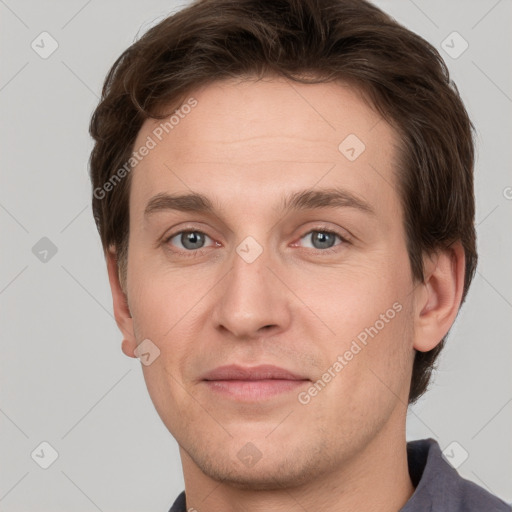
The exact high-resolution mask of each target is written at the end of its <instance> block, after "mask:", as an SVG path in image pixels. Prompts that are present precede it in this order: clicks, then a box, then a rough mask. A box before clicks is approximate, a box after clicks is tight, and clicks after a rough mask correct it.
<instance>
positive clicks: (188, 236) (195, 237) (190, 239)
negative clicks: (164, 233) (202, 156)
mask: <svg viewBox="0 0 512 512" xmlns="http://www.w3.org/2000/svg"><path fill="white" fill-rule="evenodd" d="M202 238H203V237H202V235H200V234H199V233H197V232H195V231H193V232H189V233H183V235H182V237H181V243H182V244H183V247H186V248H187V249H197V247H195V244H201V242H202ZM190 245H192V247H190Z"/></svg>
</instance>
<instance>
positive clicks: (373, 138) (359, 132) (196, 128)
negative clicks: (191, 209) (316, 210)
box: [130, 78, 397, 210]
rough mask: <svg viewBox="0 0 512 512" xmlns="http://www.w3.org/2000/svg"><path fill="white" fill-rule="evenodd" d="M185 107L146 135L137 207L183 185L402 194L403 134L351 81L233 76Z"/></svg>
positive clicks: (150, 124) (245, 193)
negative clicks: (397, 170)
mask: <svg viewBox="0 0 512 512" xmlns="http://www.w3.org/2000/svg"><path fill="white" fill-rule="evenodd" d="M187 104H188V105H189V106H187V107H184V105H187ZM192 105H193V106H192ZM175 108H176V107H175ZM177 108H178V112H177V113H176V114H175V115H174V117H173V119H171V117H172V114H173V112H174V109H173V110H172V111H171V112H169V116H168V117H166V118H165V119H162V120H156V119H149V120H147V121H146V122H145V123H144V124H143V126H142V128H141V130H140V132H139V134H138V136H137V140H136V142H135V145H134V150H137V149H138V148H141V147H142V146H144V145H145V144H146V145H147V143H148V141H149V140H150V139H151V140H152V141H153V142H152V143H151V146H152V149H151V150H150V151H149V152H147V155H146V156H144V157H143V158H142V159H141V161H140V162H139V163H138V164H137V165H136V167H135V169H134V171H133V174H132V187H131V188H132V190H131V194H130V196H131V198H130V203H131V206H130V208H132V207H133V208H135V209H138V210H140V209H141V208H143V206H144V204H143V203H145V202H147V200H148V199H149V198H150V197H151V196H153V195H155V194H158V193H161V192H169V193H170V192H173V191H175V190H179V191H180V192H185V191H187V192H190V190H194V191H198V192H203V193H204V192H206V193H207V192H208V191H210V192H212V193H214V194H215V196H218V197H222V196H223V195H226V194H229V195H230V196H231V197H244V198H245V199H246V200H247V201H249V200H252V199H254V200H256V199H257V196H258V195H261V194H269V193H272V192H276V191H277V190H279V189H286V190H293V188H294V186H295V185H296V186H297V188H300V189H303V188H304V187H314V186H315V184H316V183H318V184H319V185H321V186H344V187H346V188H347V189H349V190H352V191H353V192H362V193H363V194H364V195H368V196H369V199H370V202H371V200H372V199H373V200H377V199H378V198H379V197H378V196H379V191H378V189H381V192H380V196H381V197H380V199H383V198H386V197H387V199H389V200H396V192H395V191H394V187H392V186H389V185H390V184H392V183H394V181H395V178H394V167H395V166H394V159H395V155H396V146H397V137H396V134H395V132H394V130H393V129H392V128H391V127H390V126H389V125H388V124H387V123H386V122H385V121H384V120H383V119H382V118H381V117H380V116H379V114H378V113H377V112H376V111H375V110H374V109H373V108H372V107H371V106H369V105H368V103H367V102H366V101H365V99H364V97H363V96H362V94H361V93H360V92H359V91H358V90H357V89H355V88H354V87H352V86H349V85H347V84H345V83H339V82H330V83H321V84H301V83H298V82H292V81H289V80H286V79H282V78H267V79H261V80H251V79H245V80H242V79H229V80H223V81H219V82H214V83H212V84H209V85H207V86H204V87H202V88H200V89H197V90H195V91H192V92H191V93H190V95H188V96H187V97H186V99H185V100H184V102H183V103H182V107H181V108H179V107H177ZM386 182H387V183H388V186H387V187H386V188H388V189H389V190H382V189H383V184H384V183H386ZM372 196H373V198H372ZM392 196H395V197H392Z"/></svg>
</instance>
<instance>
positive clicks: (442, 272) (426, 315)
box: [414, 242, 466, 352]
mask: <svg viewBox="0 0 512 512" xmlns="http://www.w3.org/2000/svg"><path fill="white" fill-rule="evenodd" d="M465 263H466V258H465V255H464V248H463V247H462V244H461V243H460V242H455V243H453V244H452V245H450V247H449V248H447V249H443V250H440V251H438V252H436V253H435V254H434V255H432V256H430V257H426V258H425V259H424V261H423V264H424V276H425V278H424V281H423V283H421V284H420V286H418V287H417V289H416V290H415V306H416V308H415V314H414V323H415V337H414V348H415V349H416V350H419V351H420V352H427V351H429V350H432V349H433V348H435V347H436V346H437V345H438V344H439V343H440V342H441V340H442V339H443V338H444V336H446V334H447V333H448V331H449V330H450V327H451V326H452V325H453V322H454V321H455V318H456V317H457V313H458V312H459V308H460V303H461V300H462V292H463V290H464V272H465Z"/></svg>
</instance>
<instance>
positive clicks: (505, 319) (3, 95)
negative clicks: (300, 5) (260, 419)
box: [0, 0, 512, 512]
mask: <svg viewBox="0 0 512 512" xmlns="http://www.w3.org/2000/svg"><path fill="white" fill-rule="evenodd" d="M376 3H377V4H378V5H379V6H381V7H382V8H384V10H386V11H387V12H389V13H390V14H392V15H393V16H394V17H396V18H397V20H398V21H400V22H402V23H403V24H405V25H406V26H407V27H409V28H410V29H412V30H413V31H415V32H417V33H419V34H420V35H422V36H423V37H425V38H426V39H427V40H429V41H430V42H431V43H433V44H434V45H435V46H436V47H437V48H439V49H440V50H441V53H442V54H443V56H444V57H445V60H446V62H447V64H448V66H449V68H450V71H451V73H452V75H453V78H454V80H455V81H456V83H457V84H458V87H459V89H460V91H461V94H462V97H463V100H464V101H465V103H466V105H467V108H468V110H469V112H470V115H471V117H472V119H473V121H474V123H475V125H476V127H477V132H478V141H477V143H478V161H477V168H476V196H477V223H478V248H479V252H480V262H479V267H478V273H477V275H476V277H475V280H474V282H473V285H472V289H471V291H470V294H469V297H468V300H467V303H466V304H465V306H464V307H463V309H462V312H461V314H460V316H459V318H458V320H457V322H456V324H455V326H454V328H453V330H452V334H451V336H450V338H449V342H448V344H447V346H446V348H445V350H444V353H443V354H442V356H441V359H440V367H439V371H438V373H437V374H436V376H435V382H434V385H433V387H432V389H431V391H430V392H429V393H428V394H427V395H426V396H425V397H424V398H423V399H421V401H420V402H419V403H418V404H417V405H416V406H414V407H413V408H411V410H410V412H409V418H408V426H407V438H408V439H409V440H410V439H417V438H425V437H433V438H435V439H437V440H438V441H439V443H440V445H441V448H443V449H444V448H445V447H447V446H448V445H449V444H450V443H452V442H453V441H456V442H457V443H459V444H460V446H461V447H463V449H464V450H466V451H467V452H468V453H469V457H468V459H467V460H466V461H465V462H464V463H463V464H462V465H461V466H460V467H459V472H460V473H461V474H462V475H463V476H464V477H466V478H469V479H470V480H473V481H474V482H476V483H478V484H479V485H481V486H483V487H485V488H487V489H489V490H490V491H491V492H493V493H495V494H497V495H499V496H500V497H501V498H503V499H505V500H506V501H508V502H512V435H511V426H512V377H511V374H512V372H511V363H512V344H511V339H512V337H511V331H512V322H511V321H510V319H511V312H512V292H511V290H512V286H511V285H512V275H511V274H512V273H511V265H510V254H511V243H512V230H511V223H510V214H511V209H512V200H511V199H510V198H512V188H509V187H512V176H511V172H510V164H511V161H512V159H511V145H512V144H511V141H512V139H511V132H512V130H511V124H512V121H511V120H512V116H511V111H512V86H511V85H512V83H511V82H512V81H511V74H510V69H511V50H512V41H511V35H510V34H511V31H510V20H511V14H512V2H511V1H510V0H501V1H496V0H489V1H487V0H486V1H484V0H482V1H467V0H465V1H463V0H458V1H454V0H450V1H446V0H437V1H432V0H429V1H427V0H423V1H421V0H414V1H412V0H393V1H392V0H380V1H378V2H376ZM184 4H185V2H183V3H181V4H177V3H175V2H170V1H160V0H151V1H144V2H131V3H128V2H122V1H120V0H116V1H114V0H109V1H99V0H89V1H88V2H86V1H84V0H72V1H70V0H68V1H63V0H61V1H45V2H42V1H36V0H0V17H1V18H0V23H1V26H0V38H1V46H0V48H1V50H0V51H1V61H0V62H1V75H0V108H1V121H2V122H1V133H0V144H1V172H2V182H1V189H0V222H1V228H2V250H1V254H2V260H1V266H0V315H1V352H0V379H1V380H0V390H1V395H0V398H1V401H0V432H1V435H0V447H1V454H0V511H4V512H14V511H53V512H57V511H74V512H81V511H91V510H101V511H105V512H106V511H125V512H128V511H149V510H154V511H162V512H163V511H167V510H168V507H169V506H170V504H171V503H172V501H173V500H174V498H175V497H176V495H177V494H178V493H179V492H180V491H181V490H182V489H183V488H184V485H183V479H182V473H181V465H180V460H179V456H178V450H177V444H176V442H175V441H174V439H173V438H172V437H171V435H170V434H169V433H168V431H167V430H166V428H165V427H164V425H163V424H162V423H161V421H160V419H159V417H158V415H157V413H156V411H155V410H154V408H153V405H152V403H151V401H150V398H149V395H148V393H147V390H146V387H145V383H144V380H143V377H142V371H141V368H140V362H139V361H138V360H134V359H130V358H127V357H125V356H124V355H123V354H122V352H121V350H120V344H121V339H122V338H121V334H120V333H119V331H118V329H117V326H116V325H115V322H114V320H113V317H112V299H111V295H110V289H109V287H108V280H107V273H106V269H105V265H104V260H103V257H102V251H101V246H100V242H99V236H98V234H97V232H96V229H95V226H94V222H93V218H92V213H91V209H90V184H89V178H88V174H87V160H88V157H89V152H90V150H91V147H92V143H91V140H90V138H89V135H88V132H87V129H88V123H89V119H90V115H91V113H92V110H93V109H94V107H95V106H96V104H97V101H98V96H99V94H100V90H101V85H102V82H103V79H104V76H105V74H106V73H107V71H108V69H109V67H110V66H111V64H112V63H113V62H114V60H115V58H116V57H117V56H118V55H119V54H120V53H121V52H122V51H123V50H124V49H125V48H126V47H127V46H129V44H131V43H132V42H133V40H134V38H135V36H136V35H137V33H140V34H142V33H143V32H145V31H146V30H147V29H148V28H149V27H150V26H152V25H153V24H154V23H155V22H156V21H158V20H159V19H161V18H162V17H164V16H165V15H166V14H168V13H170V12H172V11H174V10H177V9H178V7H179V6H180V5H184ZM43 31H47V32H49V33H50V34H51V36H52V37H53V38H54V39H55V40H56V41H57V42H58V44H59V47H58V49H57V50H56V51H55V53H53V54H52V55H51V56H50V57H49V58H48V59H42V58H41V57H40V56H39V55H38V54H37V53H36V52H35V51H34V50H33V49H32V48H31V42H32V41H33V40H34V39H36V38H37V36H38V35H39V34H40V33H41V32H43ZM453 31H457V32H458V33H459V34H460V35H461V36H462V37H463V38H464V39H465V40H466V41H467V42H468V43H469V47H468V49H467V50H466V51H465V52H464V53H463V54H462V55H461V56H460V57H458V58H457V59H454V58H452V57H450V56H449V55H448V54H447V53H446V52H445V51H444V50H443V49H442V47H441V44H442V41H443V40H445V39H446V38H447V36H448V35H449V34H451V33H452V32H453ZM448 42H449V44H452V43H450V40H448ZM459 43H460V41H459V42H454V43H453V44H452V46H455V48H456V49H457V48H459V49H460V48H461V47H460V46H457V45H459ZM42 237H48V238H49V239H50V240H51V241H52V242H53V243H54V244H55V245H56V247H57V253H56V254H55V255H54V256H53V257H51V258H48V261H47V262H46V263H44V262H42V261H40V260H39V259H38V258H37V257H36V256H35V255H34V254H33V252H32V247H33V246H34V245H35V244H36V243H37V242H38V241H39V240H40V239H41V238H42ZM42 441H47V442H49V443H50V444H51V445H52V446H53V447H54V448H55V450H56V451H57V452H58V454H59V457H58V459H57V460H56V461H55V462H54V464H53V465H51V466H50V467H49V468H48V469H46V470H45V469H42V468H41V467H39V466H38V465H37V464H36V462H34V460H33V459H32V458H31V453H32V452H33V450H34V449H35V448H37V447H38V446H39V444H40V443H41V442H42ZM456 449H457V450H459V451H460V448H458V447H456ZM47 453H48V452H47ZM460 453H462V452H460ZM460 453H459V452H457V453H456V455H457V457H459V456H460Z"/></svg>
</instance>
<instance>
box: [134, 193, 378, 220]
mask: <svg viewBox="0 0 512 512" xmlns="http://www.w3.org/2000/svg"><path fill="white" fill-rule="evenodd" d="M343 207H348V208H355V209H357V210H360V211H362V212H364V213H368V214H371V215H375V210H374V209H373V208H372V207H371V206H370V204H369V203H367V202H366V201H365V200H363V199H361V198H360V197H357V196H356V195H355V194H353V193H352V192H349V191H348V190H344V189H340V188H324V189H314V190H300V191H298V192H293V193H292V194H289V195H288V196H286V197H285V198H283V200H282V202H281V210H283V211H286V210H288V211H301V210H314V209H321V208H343ZM166 210H177V211H182V212H197V213H215V206H214V204H213V202H212V201H211V200H210V199H209V198H208V197H206V196H205V195H203V194H199V193H190V194H182V195H170V194H167V193H160V194H157V195H155V196H153V197H152V198H151V199H150V200H149V201H148V203H147V205H146V208H145V210H144V216H150V215H152V214H154V213H156V212H160V211H166Z"/></svg>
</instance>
